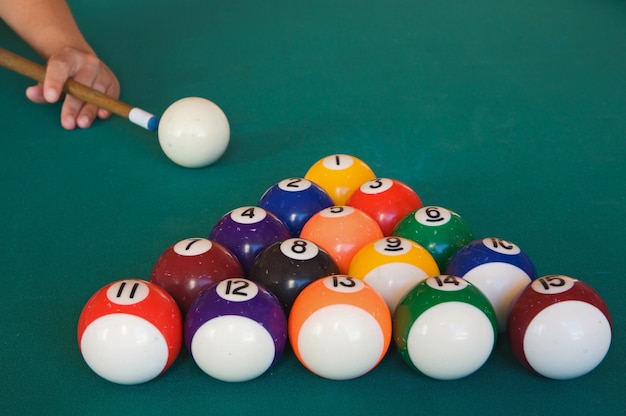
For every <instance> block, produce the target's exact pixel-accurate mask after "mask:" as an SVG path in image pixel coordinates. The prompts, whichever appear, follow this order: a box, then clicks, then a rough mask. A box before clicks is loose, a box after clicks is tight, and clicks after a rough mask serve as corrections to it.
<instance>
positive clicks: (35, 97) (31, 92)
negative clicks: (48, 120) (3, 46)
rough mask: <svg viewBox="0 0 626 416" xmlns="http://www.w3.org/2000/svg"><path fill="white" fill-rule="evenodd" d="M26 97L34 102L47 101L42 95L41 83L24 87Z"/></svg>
mask: <svg viewBox="0 0 626 416" xmlns="http://www.w3.org/2000/svg"><path fill="white" fill-rule="evenodd" d="M26 97H28V99H29V100H31V101H32V102H34V103H37V104H46V103H47V101H46V99H45V98H44V96H43V85H41V84H37V85H33V86H31V87H28V88H26Z"/></svg>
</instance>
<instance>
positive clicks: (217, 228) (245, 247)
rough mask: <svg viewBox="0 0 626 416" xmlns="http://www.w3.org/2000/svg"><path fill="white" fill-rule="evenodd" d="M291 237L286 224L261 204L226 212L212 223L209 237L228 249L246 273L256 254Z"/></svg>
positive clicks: (245, 274) (246, 273)
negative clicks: (260, 205) (261, 206)
mask: <svg viewBox="0 0 626 416" xmlns="http://www.w3.org/2000/svg"><path fill="white" fill-rule="evenodd" d="M290 237H291V233H290V232H289V228H288V227H287V225H286V224H285V223H284V222H283V221H282V220H281V219H279V218H278V217H277V216H276V215H274V214H272V213H271V212H269V211H266V210H264V209H263V208H260V207H254V206H244V207H239V208H236V209H234V210H232V211H230V212H228V213H226V214H225V215H224V216H222V218H220V219H219V221H218V222H217V223H216V224H215V225H214V226H213V229H212V230H211V234H210V235H209V239H210V240H212V241H216V242H218V243H220V244H222V245H223V246H224V247H226V248H227V249H229V250H230V251H231V252H232V253H233V254H234V255H235V256H236V257H237V259H238V260H239V263H241V267H242V268H243V272H244V276H247V275H248V273H249V272H250V269H251V268H252V265H253V264H254V260H255V259H256V256H258V255H259V254H260V253H261V252H262V251H263V250H265V249H266V248H267V247H269V246H270V245H272V244H274V243H275V242H277V241H283V240H286V239H288V238H290Z"/></svg>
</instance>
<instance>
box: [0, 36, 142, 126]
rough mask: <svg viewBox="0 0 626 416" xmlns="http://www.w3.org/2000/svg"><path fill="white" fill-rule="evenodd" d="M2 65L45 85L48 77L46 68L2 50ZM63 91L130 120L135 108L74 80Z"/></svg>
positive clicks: (0, 57) (0, 58) (0, 50)
mask: <svg viewBox="0 0 626 416" xmlns="http://www.w3.org/2000/svg"><path fill="white" fill-rule="evenodd" d="M0 65H2V66H3V67H5V68H8V69H10V70H12V71H13V72H17V73H18V74H20V75H23V76H25V77H28V78H30V79H33V80H35V81H38V82H41V83H43V81H44V78H45V76H46V68H45V67H44V66H43V65H39V64H38V63H35V62H33V61H31V60H29V59H26V58H24V57H21V56H19V55H16V54H14V53H13V52H9V51H7V50H6V49H4V48H0ZM63 91H64V92H65V93H67V94H70V95H71V96H73V97H75V98H78V99H79V100H82V101H84V102H87V103H91V104H95V105H96V106H98V107H100V108H104V109H105V110H107V111H110V112H111V113H113V114H117V115H119V116H122V117H125V118H128V117H129V114H130V110H132V108H133V107H131V106H130V105H128V104H126V103H123V102H121V101H119V100H116V99H115V98H112V97H109V96H108V95H106V94H104V93H101V92H100V91H96V90H94V89H93V88H90V87H87V86H86V85H83V84H81V83H79V82H76V81H74V80H73V79H68V80H67V81H66V82H65V85H64V86H63Z"/></svg>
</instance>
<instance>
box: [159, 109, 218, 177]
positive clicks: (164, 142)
mask: <svg viewBox="0 0 626 416" xmlns="http://www.w3.org/2000/svg"><path fill="white" fill-rule="evenodd" d="M158 135H159V144H160V145H161V149H163V152H164V153H165V155H166V156H167V157H168V158H170V159H171V160H172V161H173V162H174V163H176V164H177V165H180V166H183V167H186V168H202V167H205V166H208V165H210V164H212V163H214V162H215V161H217V160H218V159H219V158H220V157H221V156H222V155H223V154H224V152H225V151H226V148H227V147H228V143H229V141H230V125H229V124H228V119H227V118H226V115H225V114H224V112H223V111H222V109H221V108H219V107H218V106H217V105H216V104H215V103H213V102H212V101H209V100H207V99H205V98H200V97H187V98H182V99H180V100H178V101H176V102H174V103H173V104H172V105H170V106H169V107H168V108H167V109H166V110H165V112H164V113H163V116H161V121H160V122H159V130H158Z"/></svg>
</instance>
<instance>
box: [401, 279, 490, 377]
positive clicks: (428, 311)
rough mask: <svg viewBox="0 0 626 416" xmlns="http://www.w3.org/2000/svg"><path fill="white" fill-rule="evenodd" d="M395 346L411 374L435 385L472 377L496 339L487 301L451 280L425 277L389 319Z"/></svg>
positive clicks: (461, 282) (475, 290)
mask: <svg viewBox="0 0 626 416" xmlns="http://www.w3.org/2000/svg"><path fill="white" fill-rule="evenodd" d="M393 334H394V342H395V344H396V347H397V348H398V351H399V352H400V355H401V356H402V358H403V359H404V361H405V362H406V363H407V364H408V365H409V366H410V367H411V368H413V369H414V370H417V371H418V372H420V373H422V374H425V375H427V376H429V377H432V378H435V379H439V380H454V379H459V378H462V377H466V376H468V375H470V374H472V373H474V372H475V371H477V370H478V369H479V368H480V367H482V365H483V364H484V363H485V362H486V361H487V359H488V358H489V356H490V355H491V352H492V351H493V347H494V345H495V342H496V337H497V335H498V323H497V320H496V313H495V311H494V309H493V307H492V306H491V303H489V300H488V299H487V297H486V296H485V295H484V294H483V293H482V292H481V291H480V290H479V289H478V288H476V287H475V286H473V285H472V284H471V283H470V282H468V281H467V280H464V279H462V278H460V277H456V276H448V275H439V276H433V277H429V278H428V279H425V280H423V281H422V282H420V283H418V284H417V285H415V286H414V287H413V288H412V289H411V290H409V291H408V292H407V293H406V294H405V295H404V297H403V298H402V300H401V301H400V303H399V304H398V306H397V308H396V311H395V314H394V317H393Z"/></svg>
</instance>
